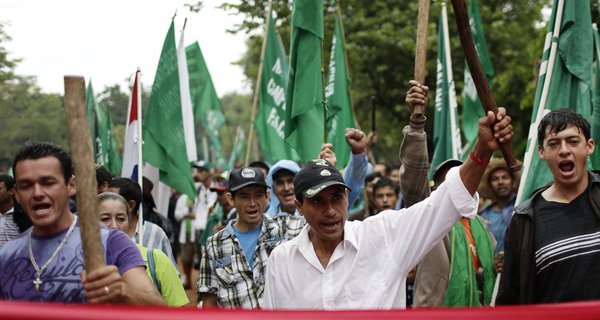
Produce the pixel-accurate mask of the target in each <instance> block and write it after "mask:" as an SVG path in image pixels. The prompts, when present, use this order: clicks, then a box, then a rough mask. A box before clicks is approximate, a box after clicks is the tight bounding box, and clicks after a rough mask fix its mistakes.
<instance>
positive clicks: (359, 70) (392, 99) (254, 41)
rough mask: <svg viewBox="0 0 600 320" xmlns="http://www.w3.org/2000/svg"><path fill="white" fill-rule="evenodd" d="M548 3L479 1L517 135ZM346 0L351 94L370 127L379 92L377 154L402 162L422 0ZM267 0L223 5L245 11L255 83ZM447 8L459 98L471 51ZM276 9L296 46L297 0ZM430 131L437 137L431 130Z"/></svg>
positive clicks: (247, 65)
mask: <svg viewBox="0 0 600 320" xmlns="http://www.w3.org/2000/svg"><path fill="white" fill-rule="evenodd" d="M440 3H441V1H432V4H431V9H430V18H429V28H428V54H427V55H428V61H427V77H426V84H429V86H430V92H431V93H430V95H429V108H428V110H429V111H428V115H429V119H433V117H432V115H433V113H432V112H431V109H432V108H433V103H434V92H435V87H434V85H435V67H436V61H435V56H436V53H435V50H436V47H437V32H436V30H437V26H436V24H437V17H438V16H439V13H440ZM548 3H549V0H513V1H500V0H488V1H479V5H480V11H481V16H482V20H483V23H484V29H485V34H486V39H487V42H488V46H489V48H490V53H491V58H492V62H493V64H494V68H495V70H496V76H495V78H494V79H493V82H494V87H493V91H494V94H495V98H496V100H497V103H498V105H499V106H508V108H509V110H510V111H509V113H510V115H511V116H512V117H513V119H514V120H513V121H514V123H515V132H516V136H517V137H526V136H527V132H528V126H529V119H530V117H531V109H532V105H533V96H534V92H535V81H536V80H535V79H536V76H537V71H536V68H535V67H536V62H537V61H538V60H539V58H540V57H541V53H542V46H543V41H544V36H543V34H544V33H545V24H544V23H540V22H541V21H542V15H541V12H542V8H543V7H544V6H545V5H548ZM339 4H340V7H341V12H342V15H343V23H344V28H345V35H346V44H347V45H346V47H347V52H348V62H349V66H350V76H351V78H352V100H353V104H354V108H355V112H356V114H357V119H359V122H360V123H359V124H360V125H361V126H362V127H363V129H364V130H365V131H369V130H370V129H371V128H370V118H371V116H370V114H371V102H370V97H371V96H375V97H376V98H377V110H378V114H377V131H378V136H379V142H378V144H377V146H376V147H375V149H374V154H375V156H376V158H377V160H378V161H387V162H397V161H398V159H397V154H398V153H397V152H398V149H399V145H400V140H401V137H402V134H401V130H402V127H403V126H404V125H405V124H406V123H407V122H408V117H409V110H408V108H407V107H406V106H405V104H404V99H405V95H406V91H407V90H408V84H407V83H408V80H410V79H412V78H413V72H414V51H415V39H416V25H417V18H416V17H417V10H418V1H395V0H378V1H360V0H340V1H339ZM266 5H267V1H256V0H240V1H236V2H235V3H233V2H232V3H225V4H223V5H222V8H224V9H225V10H228V11H230V12H232V13H233V14H241V15H243V16H244V22H242V23H241V24H240V25H237V26H235V27H234V28H233V29H232V30H231V31H232V32H245V33H247V34H253V36H251V37H250V39H249V40H248V42H247V46H248V50H247V52H246V54H245V56H244V57H243V58H242V59H241V60H240V61H239V64H240V65H242V66H243V68H244V72H245V74H246V76H247V77H248V79H252V82H253V84H254V79H256V75H257V70H258V62H259V55H260V44H261V42H262V28H263V24H264V16H265V7H266ZM326 6H327V7H326V9H325V10H326V16H325V29H326V30H325V37H326V41H325V43H324V47H323V48H324V54H323V56H324V57H326V59H327V60H328V58H329V50H330V47H331V44H330V41H331V34H332V32H333V18H334V14H335V13H334V7H333V5H332V4H331V3H330V1H327V2H326ZM448 7H449V16H448V19H449V28H450V34H451V39H450V41H451V52H452V61H453V68H454V79H455V82H456V88H457V94H458V95H459V105H460V103H461V102H462V101H460V92H461V90H462V88H463V75H462V73H463V66H464V55H463V52H462V48H461V47H460V41H459V39H458V34H457V32H456V24H455V23H454V22H453V21H454V18H453V11H452V6H451V4H450V3H448ZM596 7H597V5H596ZM273 8H274V11H275V14H276V16H277V26H278V27H277V28H278V32H279V33H280V34H281V35H282V38H284V39H283V41H284V44H285V46H286V49H287V50H288V53H289V32H290V28H289V26H290V21H289V19H290V17H291V12H290V10H291V1H289V0H273ZM597 16H598V15H597V14H596V17H597ZM256 34H261V35H260V36H257V35H256ZM523 35H527V36H526V37H525V36H523ZM324 63H327V61H324ZM432 128H433V124H431V123H430V124H428V126H427V129H428V130H431V129H432ZM429 133H430V134H429V137H430V139H431V138H432V135H431V132H429ZM513 144H514V148H515V153H516V154H517V156H518V157H521V156H522V154H523V152H524V148H525V144H526V139H524V138H523V139H515V141H513ZM430 146H431V143H430Z"/></svg>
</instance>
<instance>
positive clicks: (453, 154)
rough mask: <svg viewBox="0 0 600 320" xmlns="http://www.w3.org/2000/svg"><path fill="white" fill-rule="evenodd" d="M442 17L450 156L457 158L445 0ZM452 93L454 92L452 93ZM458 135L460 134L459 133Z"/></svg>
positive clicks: (457, 143)
mask: <svg viewBox="0 0 600 320" xmlns="http://www.w3.org/2000/svg"><path fill="white" fill-rule="evenodd" d="M442 19H443V25H442V28H443V31H444V43H445V45H444V54H445V56H446V73H447V75H446V78H447V81H448V96H449V99H448V101H449V106H450V110H449V111H450V131H451V132H452V136H451V137H450V141H452V158H453V159H459V157H462V155H459V154H458V151H459V149H460V147H459V146H460V143H459V141H460V140H459V141H457V139H456V133H457V127H456V113H455V112H456V104H455V102H456V93H455V92H454V85H453V83H454V77H453V75H452V57H451V56H450V32H449V31H448V14H447V9H446V1H442ZM452 93H454V94H452ZM452 95H453V96H454V99H452V98H450V96H452ZM453 101H454V103H453ZM459 137H460V135H459Z"/></svg>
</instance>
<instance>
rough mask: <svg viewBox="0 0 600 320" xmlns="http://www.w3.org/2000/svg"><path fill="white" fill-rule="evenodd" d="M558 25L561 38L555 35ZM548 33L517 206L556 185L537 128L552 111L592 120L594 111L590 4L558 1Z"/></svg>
mask: <svg viewBox="0 0 600 320" xmlns="http://www.w3.org/2000/svg"><path fill="white" fill-rule="evenodd" d="M561 9H562V10H561ZM561 11H562V12H563V14H562V16H558V15H557V12H561ZM555 25H558V26H559V28H558V29H557V30H558V33H557V34H553V31H554V27H555ZM547 30H548V32H547V34H546V43H545V45H544V52H543V55H542V63H541V67H540V75H539V80H538V84H537V88H536V94H535V101H534V106H533V114H532V117H531V126H530V128H529V138H528V142H527V150H526V152H525V158H524V160H523V169H522V178H521V184H520V185H519V193H518V195H517V204H518V203H520V202H522V201H524V200H525V199H527V198H528V197H529V196H530V195H531V192H532V191H534V190H535V189H537V188H539V187H541V186H543V185H545V184H546V183H548V182H550V181H552V174H551V172H550V170H549V169H548V166H547V165H546V164H545V163H544V162H543V161H542V160H540V158H539V156H538V149H537V148H538V142H539V141H537V127H538V124H539V122H540V121H541V119H542V117H543V116H544V115H545V114H546V113H548V112H549V111H551V110H556V109H561V108H571V109H573V110H575V111H576V112H578V113H580V114H581V115H583V116H584V117H585V118H587V119H590V116H591V111H592V52H593V51H592V50H593V48H592V46H593V43H592V41H593V40H592V39H593V37H592V25H591V14H590V3H589V2H588V1H570V0H554V4H553V6H552V15H551V17H550V20H549V21H548V29H547Z"/></svg>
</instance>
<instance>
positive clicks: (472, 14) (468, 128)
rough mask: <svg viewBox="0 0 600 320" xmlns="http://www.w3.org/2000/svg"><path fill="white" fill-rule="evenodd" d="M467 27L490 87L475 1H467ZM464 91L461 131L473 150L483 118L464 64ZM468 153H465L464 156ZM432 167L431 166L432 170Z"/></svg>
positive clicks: (490, 69)
mask: <svg viewBox="0 0 600 320" xmlns="http://www.w3.org/2000/svg"><path fill="white" fill-rule="evenodd" d="M468 10H469V26H470V27H471V34H472V35H473V43H474V44H475V48H476V49H477V55H478V56H479V61H480V62H481V66H482V67H483V72H485V75H486V77H487V80H488V83H489V85H490V86H492V77H493V76H494V67H493V66H492V60H491V59H490V54H489V51H488V47H487V43H486V41H485V36H484V33H483V24H482V23H481V17H480V15H479V3H478V1H477V0H469V3H468ZM464 86H465V87H464V89H463V92H462V97H463V112H462V131H463V134H464V136H465V140H466V143H467V146H469V149H472V148H473V144H474V143H475V140H477V128H478V121H479V118H481V117H482V116H483V114H484V113H483V107H482V106H481V101H480V100H479V95H478V94H477V89H476V88H475V84H474V83H473V78H471V71H470V70H469V66H468V65H467V63H466V62H465V72H464ZM466 154H468V152H466V153H465V155H466ZM433 167H434V166H432V168H433Z"/></svg>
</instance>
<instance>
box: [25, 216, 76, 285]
mask: <svg viewBox="0 0 600 320" xmlns="http://www.w3.org/2000/svg"><path fill="white" fill-rule="evenodd" d="M76 223H77V216H74V218H73V222H72V223H71V226H70V227H69V230H68V231H67V234H66V235H65V237H64V238H63V239H62V240H61V241H60V244H59V245H58V247H57V248H56V250H54V253H52V255H51V256H50V258H49V259H48V261H46V263H44V265H43V266H42V267H41V268H40V267H38V264H37V263H36V262H35V257H34V256H33V250H32V249H31V233H32V232H33V231H32V232H29V260H31V264H32V265H33V268H35V279H34V280H33V284H34V285H35V291H40V286H41V285H42V279H41V277H42V272H44V270H46V268H48V266H49V265H50V262H52V260H54V258H56V256H57V255H58V253H59V252H60V250H61V249H62V248H63V246H64V245H65V243H67V240H68V239H69V237H70V236H71V233H72V232H73V229H75V224H76Z"/></svg>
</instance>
